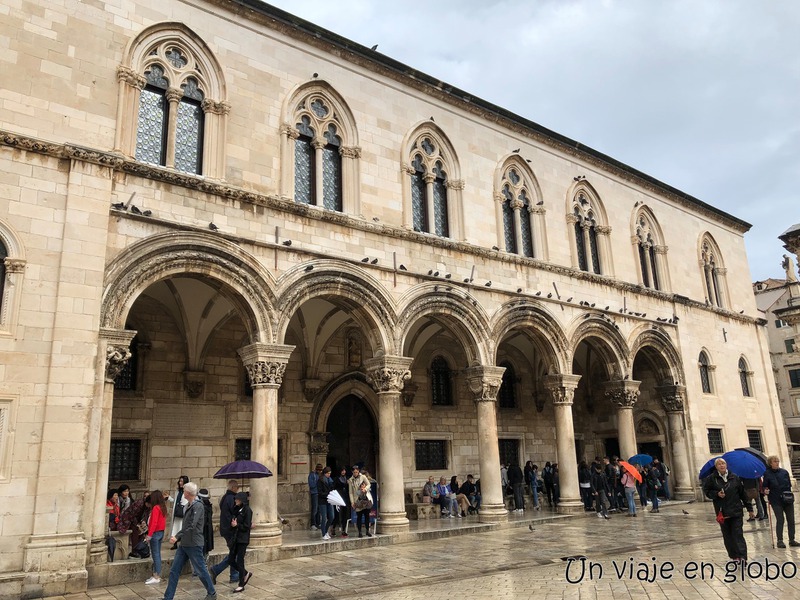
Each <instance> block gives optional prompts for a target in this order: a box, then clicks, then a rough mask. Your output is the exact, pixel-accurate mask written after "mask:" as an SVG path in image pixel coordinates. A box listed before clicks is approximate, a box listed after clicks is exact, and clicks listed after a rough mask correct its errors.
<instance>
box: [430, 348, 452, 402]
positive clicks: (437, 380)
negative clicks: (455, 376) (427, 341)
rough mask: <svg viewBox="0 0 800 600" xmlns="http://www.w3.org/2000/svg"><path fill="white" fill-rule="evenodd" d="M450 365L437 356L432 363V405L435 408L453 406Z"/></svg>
mask: <svg viewBox="0 0 800 600" xmlns="http://www.w3.org/2000/svg"><path fill="white" fill-rule="evenodd" d="M450 377H451V372H450V365H448V364H447V361H446V360H445V359H444V358H443V357H441V356H437V357H436V358H434V359H433V361H432V362H431V403H432V404H433V405H434V406H452V405H453V392H452V386H451V381H450Z"/></svg>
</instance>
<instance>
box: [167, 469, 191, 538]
mask: <svg viewBox="0 0 800 600" xmlns="http://www.w3.org/2000/svg"><path fill="white" fill-rule="evenodd" d="M187 483H189V476H188V475H181V476H180V477H178V487H177V490H176V492H175V498H173V499H171V500H172V502H173V506H172V533H171V535H170V539H171V538H173V537H175V536H176V535H177V533H178V532H179V531H180V530H181V527H182V526H183V514H184V511H185V510H186V502H184V501H183V487H184V486H185V485H186V484H187ZM177 548H178V546H177V544H173V545H172V548H171V550H177Z"/></svg>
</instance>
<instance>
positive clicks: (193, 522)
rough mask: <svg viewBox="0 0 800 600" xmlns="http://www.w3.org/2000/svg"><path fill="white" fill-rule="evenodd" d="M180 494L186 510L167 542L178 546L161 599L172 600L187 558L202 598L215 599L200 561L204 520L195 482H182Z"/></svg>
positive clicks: (215, 592) (211, 586) (204, 565)
mask: <svg viewBox="0 0 800 600" xmlns="http://www.w3.org/2000/svg"><path fill="white" fill-rule="evenodd" d="M182 497H183V499H185V500H186V509H185V510H184V512H183V519H182V521H181V530H180V531H179V532H178V533H177V534H176V535H174V536H172V537H171V538H170V541H171V542H172V543H173V544H175V545H176V546H177V548H178V549H177V550H176V552H175V558H174V559H173V560H172V568H171V569H170V570H169V583H167V589H166V590H165V591H164V599H163V600H172V599H173V598H174V597H175V590H176V589H177V587H178V580H179V579H180V577H181V570H182V569H183V566H184V565H185V564H186V561H187V560H188V561H189V562H191V564H192V569H193V570H194V571H195V572H196V573H197V576H198V578H199V579H200V582H201V583H202V584H203V587H205V588H206V597H205V600H216V598H217V591H216V590H215V589H214V584H213V582H212V581H211V576H210V575H209V573H208V569H207V568H206V561H205V560H203V525H204V521H205V520H204V516H203V515H204V512H205V511H204V510H203V503H202V502H200V500H199V499H198V498H197V484H194V483H185V484H184V485H183V490H182Z"/></svg>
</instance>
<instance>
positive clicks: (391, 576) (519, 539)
mask: <svg viewBox="0 0 800 600" xmlns="http://www.w3.org/2000/svg"><path fill="white" fill-rule="evenodd" d="M684 511H686V512H687V513H688V514H685V513H684ZM639 513H640V514H639V516H638V517H637V518H628V517H625V516H623V515H619V514H614V515H612V517H611V519H609V520H604V519H598V518H595V516H594V515H588V516H584V515H579V516H576V517H573V518H566V519H559V520H556V521H548V522H537V520H536V519H535V517H534V513H530V514H529V513H528V512H527V511H526V513H525V514H524V516H516V515H514V516H513V517H512V519H511V520H512V522H514V523H515V524H516V525H517V526H516V527H508V528H504V529H500V530H494V531H487V532H480V533H469V534H467V535H461V536H453V537H447V538H437V539H428V540H425V541H417V542H411V543H405V544H393V545H383V546H372V547H367V548H359V549H355V550H343V551H341V552H332V553H328V554H319V555H314V556H304V557H298V558H290V559H285V560H279V561H274V562H269V563H263V564H259V565H254V566H253V568H252V570H253V578H252V580H251V582H250V584H249V585H248V586H247V589H246V591H245V592H244V593H241V594H234V593H233V588H234V586H233V585H232V584H228V583H227V577H226V574H223V575H222V576H220V578H219V583H218V585H217V594H218V597H219V598H241V599H242V600H244V599H251V600H252V599H273V598H280V599H294V598H311V599H316V600H328V599H330V600H333V599H346V598H358V599H359V600H371V599H375V600H377V599H379V598H380V599H384V600H406V599H416V598H487V599H489V598H530V599H534V598H535V599H536V600H549V599H555V598H575V599H581V600H584V599H595V598H597V599H606V598H608V599H612V598H613V599H619V598H631V599H634V598H637V599H638V598H648V599H655V598H666V599H670V600H672V599H676V598H697V599H700V598H702V599H704V600H708V599H723V598H731V599H741V598H759V599H771V598H775V599H780V600H787V599H790V598H800V570H799V569H798V567H797V565H798V563H800V548H787V549H785V550H783V549H774V548H773V547H772V540H771V536H770V531H769V528H768V526H767V523H768V521H762V522H758V521H756V522H755V523H747V522H745V528H744V529H745V540H746V541H747V545H748V550H749V558H750V561H749V563H748V564H747V565H746V566H745V567H744V568H742V567H741V566H739V567H738V568H735V567H734V565H733V563H730V566H728V565H727V556H726V555H725V550H724V546H723V543H722V536H721V534H720V531H719V526H718V525H717V523H716V521H715V520H714V514H713V509H712V508H711V505H710V504H709V503H692V504H685V503H677V502H672V503H669V504H667V505H665V506H663V507H662V508H661V511H660V513H659V514H650V513H649V512H643V511H641V510H640V511H639ZM536 516H538V514H537V515H536ZM465 521H466V520H465ZM465 524H466V523H465ZM458 525H459V524H457V523H454V524H453V526H454V527H457V526H458ZM530 526H532V527H533V530H530V528H529V527H530ZM301 535H302V534H301ZM308 537H309V540H310V541H314V540H316V539H317V536H316V535H314V534H313V533H312V532H308ZM328 543H332V542H328ZM334 543H335V542H334ZM580 555H583V556H585V557H586V559H585V560H580V559H578V560H573V561H565V560H563V559H564V558H566V557H568V556H580ZM734 569H735V570H734ZM165 587H166V578H164V581H163V582H162V583H161V584H160V585H157V586H146V585H144V583H135V584H128V585H122V586H115V587H108V588H96V589H92V590H90V591H89V592H88V593H86V594H73V595H69V596H62V597H60V598H63V599H69V600H88V599H92V600H138V599H152V600H157V599H159V598H161V597H162V594H163V591H164V588H165ZM204 597H205V590H204V589H203V587H202V585H201V584H200V583H199V582H198V581H197V579H196V578H192V577H189V576H184V577H182V578H181V583H180V586H179V588H178V593H177V594H176V596H175V598H176V599H177V600H185V599H197V600H201V599H202V598H204Z"/></svg>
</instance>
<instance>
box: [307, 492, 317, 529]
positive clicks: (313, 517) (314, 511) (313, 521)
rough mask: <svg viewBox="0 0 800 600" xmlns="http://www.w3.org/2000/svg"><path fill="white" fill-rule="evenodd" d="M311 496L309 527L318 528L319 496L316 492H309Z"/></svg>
mask: <svg viewBox="0 0 800 600" xmlns="http://www.w3.org/2000/svg"><path fill="white" fill-rule="evenodd" d="M309 495H310V496H311V527H319V496H317V491H316V490H314V491H313V492H309Z"/></svg>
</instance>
